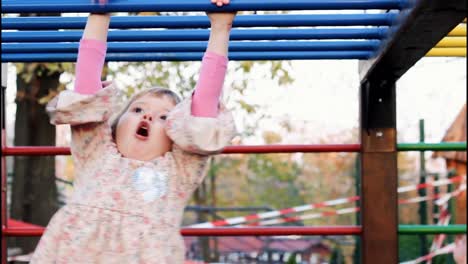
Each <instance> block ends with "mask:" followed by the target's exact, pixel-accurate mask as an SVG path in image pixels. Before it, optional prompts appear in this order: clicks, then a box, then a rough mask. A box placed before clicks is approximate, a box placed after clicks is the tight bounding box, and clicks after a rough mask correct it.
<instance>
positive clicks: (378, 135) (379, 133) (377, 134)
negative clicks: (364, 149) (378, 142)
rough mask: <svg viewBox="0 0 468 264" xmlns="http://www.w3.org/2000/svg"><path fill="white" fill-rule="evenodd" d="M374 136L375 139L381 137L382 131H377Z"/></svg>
mask: <svg viewBox="0 0 468 264" xmlns="http://www.w3.org/2000/svg"><path fill="white" fill-rule="evenodd" d="M375 135H376V136H377V137H383V132H382V131H377V133H375Z"/></svg>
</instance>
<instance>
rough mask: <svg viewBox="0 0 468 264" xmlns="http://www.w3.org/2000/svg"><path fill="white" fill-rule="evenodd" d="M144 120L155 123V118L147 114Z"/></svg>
mask: <svg viewBox="0 0 468 264" xmlns="http://www.w3.org/2000/svg"><path fill="white" fill-rule="evenodd" d="M143 119H145V120H148V121H150V122H151V121H153V117H152V116H151V115H149V114H145V115H144V116H143Z"/></svg>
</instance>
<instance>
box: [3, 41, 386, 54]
mask: <svg viewBox="0 0 468 264" xmlns="http://www.w3.org/2000/svg"><path fill="white" fill-rule="evenodd" d="M78 45H79V44H78V43H76V42H75V43H2V53H48V52H50V53H53V52H60V53H76V52H78ZM379 45H380V41H379V40H357V41H356V40H354V41H231V43H230V44H229V50H230V51H257V52H264V51H339V50H365V51H375V50H377V49H378V47H379ZM206 46H207V42H206V41H198V42H196V41H184V42H182V41H179V42H108V43H107V51H108V52H203V51H205V49H206Z"/></svg>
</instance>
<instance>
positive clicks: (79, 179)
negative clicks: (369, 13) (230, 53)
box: [31, 0, 235, 264]
mask: <svg viewBox="0 0 468 264" xmlns="http://www.w3.org/2000/svg"><path fill="white" fill-rule="evenodd" d="M212 2H213V3H214V4H216V5H218V6H222V5H223V4H224V5H225V4H228V3H229V0H212ZM208 17H209V19H210V21H211V33H210V38H209V41H208V46H207V50H206V52H205V55H204V57H203V61H202V67H201V70H200V77H199V80H198V83H197V86H196V89H195V91H194V93H193V95H192V97H191V98H188V99H186V100H184V101H182V102H180V99H179V97H178V96H177V95H176V94H175V93H173V92H171V91H170V90H167V89H163V88H152V89H149V90H145V91H143V92H141V93H139V94H137V95H135V96H134V97H133V98H132V99H131V100H130V101H129V102H128V104H127V105H126V106H125V107H124V108H123V110H121V111H119V112H117V111H116V104H117V102H118V99H119V94H118V89H117V88H116V87H115V85H114V84H110V83H103V84H102V83H101V81H100V75H101V72H102V67H103V65H104V58H105V54H106V39H107V31H108V27H109V20H110V16H109V14H91V15H90V16H89V18H88V22H87V24H86V27H85V30H84V33H83V38H82V40H81V42H80V49H79V55H78V60H77V64H76V83H75V91H74V92H71V91H64V92H62V93H60V94H59V95H58V96H57V97H56V98H55V99H54V100H53V101H51V102H50V103H49V105H48V106H47V107H48V111H49V113H50V116H51V122H52V123H53V124H70V126H71V130H72V143H71V151H72V155H73V157H74V162H75V166H76V167H75V171H76V176H75V178H76V180H75V185H74V186H75V191H74V193H73V196H72V198H71V199H70V201H69V202H68V203H67V205H66V206H64V207H63V208H61V209H60V210H59V211H58V212H57V213H56V214H55V215H54V217H53V218H52V219H51V221H50V223H49V225H48V226H47V229H46V232H45V233H44V235H43V236H42V238H41V241H40V242H39V244H38V246H37V249H36V251H35V253H34V255H33V257H32V260H31V263H39V264H46V263H80V264H82V263H119V264H127V263H128V264H133V263H158V264H159V263H171V264H172V263H183V262H184V243H183V240H182V237H181V236H180V233H179V228H180V224H181V219H182V214H183V211H184V207H185V206H186V204H187V202H188V200H189V199H190V197H191V194H192V193H193V191H194V190H195V189H196V188H197V186H198V185H199V184H200V182H201V181H202V180H203V175H204V174H203V170H204V167H205V165H206V161H207V159H208V155H210V154H214V153H218V152H219V151H220V150H221V149H222V148H223V147H224V146H226V145H227V144H228V143H229V142H230V140H231V139H232V138H233V136H234V133H235V128H234V122H233V118H232V116H231V114H230V113H229V112H227V111H226V109H225V107H224V106H223V105H222V104H221V105H220V102H219V97H220V94H221V90H222V85H223V82H224V76H225V73H226V67H227V57H226V56H227V50H228V44H229V33H230V29H231V25H232V21H233V19H234V17H235V14H233V13H210V14H208ZM179 102H180V103H179Z"/></svg>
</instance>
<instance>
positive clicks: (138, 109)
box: [133, 106, 143, 113]
mask: <svg viewBox="0 0 468 264" xmlns="http://www.w3.org/2000/svg"><path fill="white" fill-rule="evenodd" d="M133 112H135V113H141V112H143V109H142V108H141V107H138V106H137V107H135V108H133Z"/></svg>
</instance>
